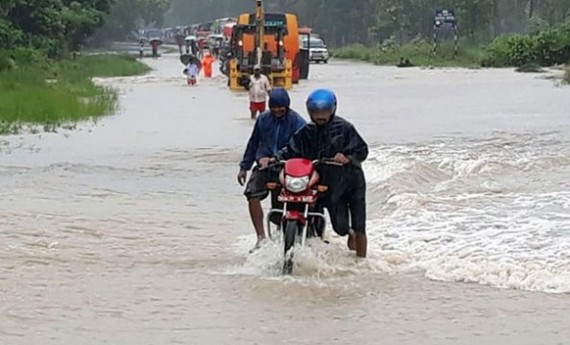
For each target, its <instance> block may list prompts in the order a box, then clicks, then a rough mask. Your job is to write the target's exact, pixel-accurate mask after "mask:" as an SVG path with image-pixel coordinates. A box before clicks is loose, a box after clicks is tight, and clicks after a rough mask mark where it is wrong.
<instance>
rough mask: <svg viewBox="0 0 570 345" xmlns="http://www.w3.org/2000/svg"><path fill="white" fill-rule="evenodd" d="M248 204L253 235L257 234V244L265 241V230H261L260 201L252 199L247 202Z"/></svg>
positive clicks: (261, 212) (261, 213) (261, 210)
mask: <svg viewBox="0 0 570 345" xmlns="http://www.w3.org/2000/svg"><path fill="white" fill-rule="evenodd" d="M248 203H249V215H250V217H251V222H252V223H253V227H254V228H255V233H256V234H257V244H256V245H259V242H260V241H262V240H263V239H265V230H264V228H263V208H262V207H261V199H259V198H252V199H250V200H249V201H248Z"/></svg>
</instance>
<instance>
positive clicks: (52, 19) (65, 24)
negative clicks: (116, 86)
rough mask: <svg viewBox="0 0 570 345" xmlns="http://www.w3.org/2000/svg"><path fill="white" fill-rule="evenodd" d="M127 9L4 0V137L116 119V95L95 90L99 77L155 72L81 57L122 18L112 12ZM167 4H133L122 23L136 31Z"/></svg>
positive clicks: (130, 62) (84, 2)
mask: <svg viewBox="0 0 570 345" xmlns="http://www.w3.org/2000/svg"><path fill="white" fill-rule="evenodd" d="M119 3H120V4H119ZM123 3H124V1H119V2H116V1H114V0H73V1H71V0H45V1H43V2H42V4H41V6H39V5H38V4H37V1H33V0H3V1H2V2H1V4H0V134H7V133H17V132H19V131H20V130H22V129H23V128H25V127H28V126H32V127H33V128H34V130H36V129H37V128H38V127H40V128H41V126H43V128H44V129H45V130H54V129H56V128H57V127H58V126H60V125H64V126H72V124H73V123H74V122H75V121H78V120H85V119H89V118H93V117H96V116H101V115H106V114H112V112H113V110H114V109H115V106H116V101H117V96H116V94H115V92H114V91H113V90H110V89H106V88H103V87H100V86H97V85H95V84H94V83H93V81H92V78H93V77H96V76H97V77H114V76H129V75H138V74H142V73H145V72H147V71H148V70H149V68H148V67H147V66H146V65H144V64H141V63H140V62H138V61H136V60H135V58H134V57H127V56H118V55H109V56H94V55H93V56H82V54H81V53H80V52H81V51H82V50H84V49H85V46H86V43H87V42H89V41H92V40H93V37H94V35H95V34H96V33H98V31H101V30H102V29H101V28H102V26H103V25H104V23H105V20H106V19H109V18H110V19H113V18H115V17H113V16H111V14H116V13H119V14H120V13H121V11H120V9H122V8H123V7H124V6H123V7H121V6H122V4H123ZM166 3H167V1H166V0H133V1H130V2H129V4H130V5H129V6H130V7H129V11H128V12H129V14H130V15H131V16H130V17H129V18H128V19H129V21H126V20H123V22H122V25H123V27H122V28H123V29H124V31H126V32H129V31H130V30H132V29H133V28H134V27H135V22H136V21H137V20H138V19H139V18H140V17H141V13H142V12H145V13H147V12H149V11H150V12H151V13H152V16H150V17H148V18H149V19H152V18H154V17H156V16H161V13H159V12H158V11H154V9H155V8H160V9H162V10H164V9H166V7H165V4H166ZM119 5H121V6H119ZM157 6H158V7H157ZM142 9H145V11H143V10H142ZM146 9H148V11H147V10H146ZM115 16H116V15H115ZM110 23H111V24H112V23H114V22H113V20H111V21H110Z"/></svg>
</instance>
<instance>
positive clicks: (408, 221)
mask: <svg viewBox="0 0 570 345" xmlns="http://www.w3.org/2000/svg"><path fill="white" fill-rule="evenodd" d="M148 63H149V64H150V65H151V66H152V67H153V68H154V69H155V70H154V71H153V72H152V73H150V74H149V75H147V76H142V77H134V78H117V79H112V80H102V81H101V82H102V83H104V84H107V85H112V86H113V87H116V88H118V89H119V90H120V92H121V97H120V109H119V111H118V114H117V115H116V116H112V117H107V118H103V119H100V120H98V122H97V123H85V124H80V125H79V126H78V128H77V129H76V130H61V131H60V132H58V133H41V134H23V135H16V136H8V137H2V138H0V344H2V345H12V344H26V345H28V344H42V345H45V344H57V345H67V344H74V345H75V344H123V345H130V344H136V345H144V344H149V345H150V344H244V345H245V344H290V343H296V344H382V343H385V344H434V345H435V344H438V345H440V344H519V345H522V344H529V345H530V344H532V345H536V344H566V343H567V342H568V339H570V323H569V322H568V321H567V320H566V316H567V311H568V310H569V308H570V297H569V295H568V293H569V292H570V116H569V114H570V113H569V109H570V88H568V87H560V86H557V85H556V83H555V82H554V81H552V80H547V79H545V78H544V75H528V74H516V73H514V72H512V71H511V70H461V69H444V70H422V69H417V68H411V69H397V68H392V67H375V66H370V65H366V64H360V63H353V62H331V63H330V64H328V65H313V67H312V68H313V69H312V72H311V76H310V80H308V81H303V82H302V83H301V84H300V85H298V86H296V87H295V88H294V90H292V92H291V96H292V98H293V107H294V108H296V109H298V110H300V111H302V110H303V102H304V99H305V97H306V96H307V94H308V93H309V92H310V91H311V90H312V89H314V88H316V87H321V86H326V87H330V88H333V89H334V90H335V91H336V92H337V94H338V97H339V114H341V115H343V116H344V117H345V118H347V119H349V120H350V121H352V122H353V123H354V124H355V125H356V127H357V128H358V129H359V131H360V132H361V133H362V135H363V136H364V137H365V139H366V140H367V141H368V143H369V144H370V148H371V154H370V156H369V160H368V161H367V162H366V164H365V165H364V169H365V173H366V176H367V180H368V202H369V206H368V228H367V231H368V233H369V253H370V255H369V258H368V259H366V260H357V259H356V258H355V257H354V255H353V254H351V253H349V252H348V251H347V250H346V249H345V246H344V241H343V240H342V239H338V238H335V237H334V236H332V241H331V244H330V245H325V244H321V243H313V246H312V247H311V248H308V249H306V250H304V251H302V252H301V253H299V255H298V256H297V258H298V267H296V272H297V273H296V275H295V276H293V277H290V278H282V277H280V276H279V267H280V264H281V263H280V259H281V255H280V247H279V246H278V245H277V244H268V245H267V246H265V247H264V248H262V249H261V250H259V251H258V252H256V253H254V254H252V255H248V254H247V253H248V250H249V249H250V248H251V246H252V245H253V243H254V236H253V230H252V228H251V225H250V221H249V217H248V214H247V207H246V203H245V199H244V198H243V196H242V195H241V193H242V188H241V187H240V186H239V185H238V184H237V182H236V181H235V176H236V174H237V167H238V166H237V164H238V162H239V160H240V158H241V155H242V152H243V149H244V148H245V144H246V141H247V139H248V137H249V135H250V133H251V130H252V122H251V121H250V120H249V119H248V116H249V115H248V109H247V106H248V103H247V97H246V95H245V94H241V93H232V92H230V91H229V90H228V89H227V88H226V86H225V80H224V78H222V77H220V76H216V77H214V79H212V80H200V81H199V85H198V86H197V87H188V86H186V85H184V84H185V80H184V77H183V76H182V75H181V71H182V66H181V65H180V63H179V62H178V61H177V57H176V56H175V55H166V56H164V57H162V58H161V59H159V60H149V61H148ZM552 73H554V72H552Z"/></svg>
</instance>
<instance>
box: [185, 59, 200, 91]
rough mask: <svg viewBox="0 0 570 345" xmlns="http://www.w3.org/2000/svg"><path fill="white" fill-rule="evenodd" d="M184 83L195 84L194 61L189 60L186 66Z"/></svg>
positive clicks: (195, 68)
mask: <svg viewBox="0 0 570 345" xmlns="http://www.w3.org/2000/svg"><path fill="white" fill-rule="evenodd" d="M186 75H187V79H186V83H187V84H188V85H196V78H197V75H198V65H196V63H195V62H194V61H190V62H189V63H188V66H186Z"/></svg>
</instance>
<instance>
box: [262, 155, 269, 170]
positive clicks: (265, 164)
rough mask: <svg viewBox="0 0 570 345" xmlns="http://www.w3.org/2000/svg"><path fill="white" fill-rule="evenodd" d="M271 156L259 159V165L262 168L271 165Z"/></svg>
mask: <svg viewBox="0 0 570 345" xmlns="http://www.w3.org/2000/svg"><path fill="white" fill-rule="evenodd" d="M270 159H271V158H269V157H263V158H260V159H259V166H260V167H261V169H263V168H267V166H268V165H269V161H270Z"/></svg>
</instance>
